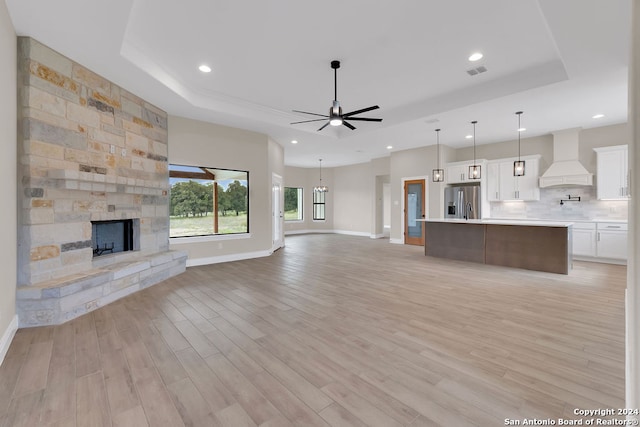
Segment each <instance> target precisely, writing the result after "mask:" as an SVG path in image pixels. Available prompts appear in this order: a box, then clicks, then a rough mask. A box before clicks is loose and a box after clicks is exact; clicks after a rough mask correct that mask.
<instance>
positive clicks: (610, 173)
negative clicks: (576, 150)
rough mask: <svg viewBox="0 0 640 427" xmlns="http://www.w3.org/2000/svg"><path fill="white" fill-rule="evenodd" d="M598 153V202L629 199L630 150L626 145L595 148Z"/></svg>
mask: <svg viewBox="0 0 640 427" xmlns="http://www.w3.org/2000/svg"><path fill="white" fill-rule="evenodd" d="M594 151H595V152H596V158H597V160H596V165H597V171H596V185H597V187H596V190H597V197H598V200H627V199H628V198H629V180H628V171H629V163H628V153H627V151H628V148H627V146H626V145H615V146H611V147H598V148H594Z"/></svg>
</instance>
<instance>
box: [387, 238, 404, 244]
mask: <svg viewBox="0 0 640 427" xmlns="http://www.w3.org/2000/svg"><path fill="white" fill-rule="evenodd" d="M389 243H395V244H396V245H402V244H404V242H403V241H402V239H389Z"/></svg>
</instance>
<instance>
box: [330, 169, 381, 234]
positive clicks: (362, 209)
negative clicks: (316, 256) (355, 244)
mask: <svg viewBox="0 0 640 427" xmlns="http://www.w3.org/2000/svg"><path fill="white" fill-rule="evenodd" d="M333 177H334V182H335V188H334V196H333V201H334V206H335V207H334V209H333V214H334V220H333V227H334V229H335V230H337V231H341V232H347V233H357V234H364V235H367V236H368V235H370V234H371V228H372V219H373V214H372V211H371V209H372V206H373V204H372V196H373V195H374V186H375V178H374V176H373V174H372V167H371V163H360V164H356V165H349V166H342V167H337V168H335V169H334V170H333Z"/></svg>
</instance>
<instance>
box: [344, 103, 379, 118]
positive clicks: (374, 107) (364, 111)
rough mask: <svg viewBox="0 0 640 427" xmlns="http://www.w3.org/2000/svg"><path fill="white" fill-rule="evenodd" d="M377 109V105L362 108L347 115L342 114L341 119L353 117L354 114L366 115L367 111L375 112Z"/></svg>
mask: <svg viewBox="0 0 640 427" xmlns="http://www.w3.org/2000/svg"><path fill="white" fill-rule="evenodd" d="M378 108H380V107H378V106H377V105H374V106H372V107H367V108H363V109H362V110H356V111H352V112H350V113H347V114H343V115H342V117H349V116H353V115H355V114H360V113H366V112H367V111H371V110H377V109H378Z"/></svg>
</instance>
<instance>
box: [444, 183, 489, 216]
mask: <svg viewBox="0 0 640 427" xmlns="http://www.w3.org/2000/svg"><path fill="white" fill-rule="evenodd" d="M444 217H445V218H459V219H480V218H481V212H480V185H479V184H462V185H455V186H450V187H446V188H445V189H444Z"/></svg>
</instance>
